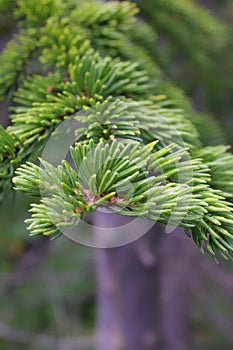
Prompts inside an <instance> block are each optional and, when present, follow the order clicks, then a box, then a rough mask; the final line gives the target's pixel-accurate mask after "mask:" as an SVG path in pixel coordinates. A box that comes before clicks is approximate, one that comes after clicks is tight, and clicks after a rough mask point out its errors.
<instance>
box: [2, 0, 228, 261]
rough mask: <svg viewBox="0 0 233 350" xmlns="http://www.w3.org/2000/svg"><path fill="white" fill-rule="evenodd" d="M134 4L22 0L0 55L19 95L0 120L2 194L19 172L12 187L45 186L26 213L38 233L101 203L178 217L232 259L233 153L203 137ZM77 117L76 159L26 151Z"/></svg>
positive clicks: (10, 89) (31, 189) (9, 89)
mask: <svg viewBox="0 0 233 350" xmlns="http://www.w3.org/2000/svg"><path fill="white" fill-rule="evenodd" d="M169 3H170V1H169ZM182 4H183V2H182ZM182 4H181V5H182ZM181 5H180V6H181ZM161 6H162V5H161ZM163 6H165V5H164V4H163ZM172 9H173V7H172ZM179 9H180V8H178V10H179ZM181 10H182V11H183V12H182V13H186V12H184V8H182V9H181ZM161 11H162V12H161V13H162V14H161V21H162V20H163V19H164V18H165V17H164V13H165V12H166V11H167V9H166V8H163V9H162V10H161ZM164 11H165V12H164ZM136 12H137V9H136V7H135V6H134V5H132V4H130V3H129V2H120V3H119V2H109V3H108V4H102V3H97V2H95V1H87V2H85V3H83V2H82V1H77V2H74V1H72V0H66V1H60V0H41V2H40V3H38V2H37V1H35V0H33V1H29V0H20V1H18V2H17V10H16V11H15V13H16V18H17V19H18V23H19V27H20V30H19V34H17V36H15V37H14V38H13V40H12V41H11V42H10V43H9V45H8V47H7V48H6V49H5V51H4V53H3V55H2V56H1V58H0V67H1V69H0V82H1V86H2V88H1V89H0V97H1V98H2V99H3V98H5V97H6V96H7V95H9V94H10V96H11V97H12V102H13V104H12V106H11V115H10V119H11V125H10V126H9V127H8V128H7V129H3V128H2V127H1V128H0V159H1V166H0V189H1V195H2V193H3V189H4V188H8V187H9V186H10V184H11V179H12V177H13V176H14V174H15V177H14V179H13V182H14V185H15V189H16V190H19V191H23V192H27V193H29V194H30V195H34V196H36V197H39V198H40V197H41V199H40V202H39V204H38V202H35V203H32V205H31V209H30V212H31V218H29V219H28V220H27V224H28V228H29V230H30V231H31V233H32V234H33V235H38V234H44V235H49V236H57V235H60V234H61V233H63V232H64V231H65V230H66V229H67V227H73V226H77V225H78V223H79V222H80V219H81V218H83V217H84V216H85V215H86V213H89V212H93V211H95V210H96V209H97V208H98V207H99V206H104V207H107V208H108V209H109V210H111V211H113V212H116V213H119V214H121V215H126V216H133V217H144V218H149V219H152V220H154V221H160V222H162V223H164V224H170V225H180V226H182V227H184V228H185V230H186V232H187V233H188V234H191V235H192V236H193V239H194V241H195V242H196V244H197V245H198V246H199V248H200V249H201V250H203V249H207V250H208V251H209V252H210V253H211V254H213V255H215V254H216V253H219V254H220V255H222V256H223V257H224V258H229V257H231V256H232V247H233V244H232V238H233V205H232V197H233V196H232V195H233V192H232V189H231V187H232V186H231V185H232V175H231V174H232V165H233V162H232V159H233V157H232V155H231V154H230V153H229V152H227V150H228V149H227V148H226V147H225V146H217V147H204V148H203V147H202V142H201V139H202V137H199V133H198V130H197V129H196V128H195V126H194V124H195V122H194V123H193V118H194V117H195V113H194V112H193V111H192V108H191V106H190V104H189V102H188V101H187V99H186V98H185V97H184V96H183V94H182V93H181V92H180V90H179V89H177V88H176V87H174V86H172V85H171V84H170V83H167V82H164V80H163V79H162V75H161V71H159V70H158V68H157V65H156V64H154V63H153V61H152V56H154V54H155V53H154V52H153V53H151V54H150V53H149V55H148V53H147V51H148V50H149V46H150V45H151V43H150V42H149V41H148V40H146V44H145V45H144V48H143V40H142V37H143V33H145V32H146V33H150V32H151V31H152V29H151V28H150V27H146V26H144V27H142V29H141V32H140V33H139V34H138V36H137V35H133V31H134V30H136V29H135V28H137V26H138V23H140V22H136V27H135V24H134V23H135V21H137V20H136V18H135V17H132V15H134V14H135V13H136ZM189 15H190V14H189V13H187V20H189V21H190V22H192V23H193V25H194V24H195V25H196V26H197V27H201V28H202V30H204V27H203V26H204V22H203V18H200V22H198V23H194V22H193V19H192V18H191V17H190V16H189ZM210 23H211V22H210ZM177 28H178V29H179V27H178V26H177ZM178 29H177V30H178ZM139 31H140V29H139ZM176 34H177V33H175V34H174V35H176ZM207 34H208V35H209V34H210V33H209V31H207ZM213 35H215V34H214V33H213ZM216 35H217V34H216ZM153 38H154V39H153V40H156V35H155V36H154V37H153ZM185 38H186V37H184V38H183V39H185ZM216 38H217V37H216ZM201 40H202V39H200V45H202V43H203V42H202V41H201ZM203 40H204V41H205V39H203ZM220 41H221V40H220ZM220 41H219V40H216V45H220V46H221V42H220ZM184 42H185V41H184ZM3 82H5V85H4V84H2V83H3ZM72 120H75V121H77V122H78V127H77V129H76V130H75V142H76V144H75V146H74V147H71V149H70V161H67V160H63V162H61V164H59V165H57V164H51V163H50V162H48V161H46V160H43V157H42V158H40V164H39V165H37V164H38V162H37V161H36V160H35V162H34V161H33V160H30V161H29V160H28V158H29V157H30V156H35V154H37V153H41V152H42V150H43V147H44V145H45V144H46V142H47V141H48V140H49V139H50V137H51V136H53V137H55V136H56V128H57V126H59V125H61V124H62V123H63V122H64V121H72ZM196 124H198V123H196ZM201 136H202V135H201ZM19 165H20V166H19ZM18 166H19V167H18ZM17 167H18V168H17ZM16 168H17V170H16Z"/></svg>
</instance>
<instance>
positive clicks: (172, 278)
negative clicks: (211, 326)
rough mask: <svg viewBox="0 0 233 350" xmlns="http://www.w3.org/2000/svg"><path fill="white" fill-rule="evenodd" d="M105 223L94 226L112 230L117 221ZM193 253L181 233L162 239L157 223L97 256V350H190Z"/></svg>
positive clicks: (99, 219) (116, 218) (99, 221)
mask: <svg viewBox="0 0 233 350" xmlns="http://www.w3.org/2000/svg"><path fill="white" fill-rule="evenodd" d="M108 221H109V218H108V215H107V214H99V215H97V216H96V217H95V225H96V226H99V225H103V222H106V223H107V225H106V226H108V225H109V224H111V225H112V226H113V227H114V226H116V225H119V222H121V221H122V217H120V216H118V215H115V216H114V217H113V216H112V215H111V223H109V222H108ZM96 230H97V232H98V227H97V228H96ZM109 234H111V228H109ZM194 250H195V249H194ZM192 251H193V246H192V243H191V240H190V239H188V238H187V237H185V235H184V233H183V231H182V230H181V229H177V230H176V232H174V233H173V234H172V235H166V234H165V230H164V226H162V225H160V224H156V225H155V226H154V227H153V228H152V229H151V230H150V231H149V232H148V233H147V234H146V235H144V236H143V237H142V238H140V239H138V240H137V241H135V242H133V243H130V244H128V245H125V246H122V247H118V248H110V249H99V250H98V251H97V257H96V280H97V350H157V349H158V350H187V349H193V345H192V339H191V338H190V334H189V297H190V293H189V286H188V281H189V279H190V278H191V275H192V274H191V271H192V259H193V254H192V253H191V254H190V252H192Z"/></svg>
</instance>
